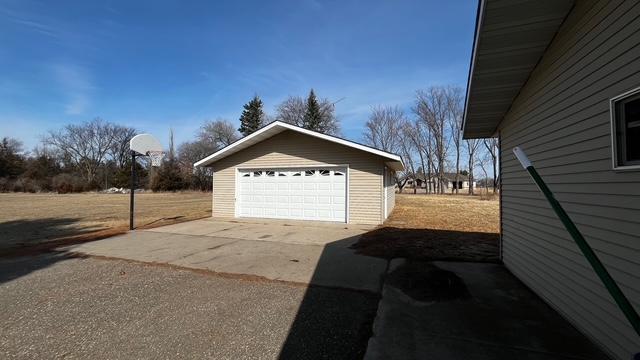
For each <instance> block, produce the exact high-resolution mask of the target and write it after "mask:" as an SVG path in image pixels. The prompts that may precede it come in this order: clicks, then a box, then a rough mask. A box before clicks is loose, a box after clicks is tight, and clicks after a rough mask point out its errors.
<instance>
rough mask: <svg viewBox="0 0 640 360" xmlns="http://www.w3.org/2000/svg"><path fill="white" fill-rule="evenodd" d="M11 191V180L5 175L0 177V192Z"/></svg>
mask: <svg viewBox="0 0 640 360" xmlns="http://www.w3.org/2000/svg"><path fill="white" fill-rule="evenodd" d="M9 191H13V182H12V181H11V180H9V179H8V178H6V177H1V178H0V192H9Z"/></svg>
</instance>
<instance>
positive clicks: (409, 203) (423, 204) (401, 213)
mask: <svg viewBox="0 0 640 360" xmlns="http://www.w3.org/2000/svg"><path fill="white" fill-rule="evenodd" d="M385 225H386V226H391V227H399V228H410V229H437V230H454V231H468V232H483V233H498V232H499V231H500V208H499V203H498V201H497V200H481V199H480V197H478V196H468V195H409V194H396V206H395V208H394V209H393V213H392V214H391V216H390V217H389V218H388V219H387V221H386V222H385Z"/></svg>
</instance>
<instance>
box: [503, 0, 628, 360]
mask: <svg viewBox="0 0 640 360" xmlns="http://www.w3.org/2000/svg"><path fill="white" fill-rule="evenodd" d="M638 29H640V3H639V2H636V1H626V2H625V1H597V2H596V1H578V2H577V3H576V6H575V7H574V9H573V10H572V11H571V13H570V14H569V16H568V17H567V19H566V20H565V22H564V24H563V25H562V26H561V28H560V30H559V32H558V34H557V35H556V37H555V39H554V40H553V42H552V43H551V45H550V46H549V48H548V49H547V51H546V53H545V55H544V56H543V57H542V59H541V60H540V62H539V63H538V65H537V67H536V69H535V70H534V71H533V72H532V74H531V76H530V78H529V80H528V81H527V83H526V85H525V86H524V88H523V89H522V90H521V92H520V94H519V95H518V97H517V98H516V99H515V100H514V103H513V105H512V107H511V109H510V110H509V112H508V113H507V115H506V116H505V119H504V120H503V122H502V123H501V124H500V126H499V129H498V130H499V133H500V137H501V146H502V148H501V156H502V169H501V179H502V189H503V193H502V201H503V203H502V210H503V217H502V228H503V233H502V241H503V243H502V251H503V260H504V263H505V264H506V266H507V267H508V268H509V269H510V270H511V271H512V272H513V273H514V274H516V275H517V276H518V277H519V278H520V279H522V280H523V281H524V282H525V283H526V284H527V285H528V286H530V287H531V288H532V289H533V290H534V291H535V292H537V293H538V294H539V295H541V296H542V297H543V298H545V299H546V300H547V301H548V302H549V303H550V304H551V305H552V306H553V307H555V308H556V309H557V310H558V311H559V312H561V313H562V314H564V315H565V316H566V317H567V318H568V319H569V320H570V321H572V322H573V324H575V325H576V326H577V327H578V328H579V329H580V330H581V331H583V332H584V333H586V334H587V335H588V336H590V337H591V338H592V339H593V340H594V341H596V342H597V343H600V344H601V345H602V346H603V347H604V348H605V349H606V350H608V351H609V353H610V354H612V355H613V356H615V357H617V358H620V359H628V358H630V357H631V355H632V353H634V352H637V351H640V339H639V338H638V336H637V335H636V334H635V332H634V331H633V329H632V328H631V326H630V325H629V324H628V322H627V320H626V318H625V317H624V315H623V314H622V313H621V311H620V310H619V309H618V307H617V306H616V305H615V303H614V302H613V300H612V299H611V296H610V295H609V293H608V292H607V291H606V289H605V288H604V286H603V285H602V284H601V282H600V280H599V279H598V277H597V276H596V274H595V273H594V271H593V270H592V268H591V266H590V265H589V263H588V262H587V261H586V260H585V258H584V256H583V255H582V253H581V252H580V250H579V249H578V247H577V246H576V245H575V243H574V242H573V240H572V239H571V237H570V236H569V234H568V233H567V232H566V230H565V229H564V227H563V225H562V223H561V222H560V221H559V220H558V219H557V217H556V216H555V214H554V213H553V211H552V210H551V208H550V206H549V205H548V203H547V201H546V200H545V199H544V198H543V196H542V194H541V193H540V191H539V190H538V189H537V187H536V186H535V185H534V184H533V182H532V181H531V179H530V178H529V176H528V174H527V173H526V171H524V170H523V169H522V167H521V166H520V164H519V163H518V162H517V160H516V159H515V157H514V155H513V153H512V149H513V147H514V146H521V147H522V148H523V149H524V150H525V152H526V153H527V155H528V156H529V158H530V159H531V160H532V161H533V163H534V165H535V166H536V168H537V169H538V171H539V172H540V174H541V175H542V177H543V178H544V179H545V181H547V183H548V185H549V187H550V188H551V190H552V191H553V192H554V193H555V195H556V197H557V198H558V200H559V201H560V202H561V203H562V204H563V206H564V207H565V209H566V210H567V212H568V213H569V215H570V216H571V217H572V219H573V220H574V221H575V223H576V225H577V226H578V228H579V229H580V231H581V232H582V233H583V234H584V236H585V238H586V239H587V241H588V242H589V243H590V244H591V245H592V247H593V248H594V249H595V251H596V252H597V254H598V256H599V257H600V259H601V260H602V261H603V263H604V264H605V266H606V267H607V269H608V270H609V271H610V273H611V275H612V276H613V278H614V279H615V280H616V281H617V282H618V284H619V285H620V287H621V288H622V290H623V291H624V293H625V294H626V295H627V296H628V297H629V299H630V301H631V303H632V304H633V305H634V306H635V307H636V309H637V310H639V311H640V171H626V172H623V171H613V170H612V159H611V153H612V151H611V127H610V116H609V99H610V98H612V97H614V96H616V95H619V94H621V93H624V92H626V91H628V90H631V89H633V88H636V87H639V86H640V36H638Z"/></svg>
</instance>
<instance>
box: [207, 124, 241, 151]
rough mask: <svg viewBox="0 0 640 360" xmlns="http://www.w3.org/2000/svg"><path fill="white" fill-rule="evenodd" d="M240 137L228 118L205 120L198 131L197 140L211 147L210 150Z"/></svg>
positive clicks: (214, 149)
mask: <svg viewBox="0 0 640 360" xmlns="http://www.w3.org/2000/svg"><path fill="white" fill-rule="evenodd" d="M239 138H240V136H239V134H238V132H237V131H236V128H235V126H233V124H231V122H229V121H228V120H225V119H217V120H215V121H207V122H205V123H204V124H203V125H202V126H201V127H200V131H199V132H198V140H199V141H201V142H203V143H205V144H206V146H209V147H210V148H211V152H213V151H216V150H218V149H220V148H223V147H225V146H228V145H230V144H231V143H232V142H234V141H236V140H238V139H239Z"/></svg>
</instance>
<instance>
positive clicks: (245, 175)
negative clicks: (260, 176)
mask: <svg viewBox="0 0 640 360" xmlns="http://www.w3.org/2000/svg"><path fill="white" fill-rule="evenodd" d="M249 175H250V174H249V173H246V174H244V175H242V177H249Z"/></svg>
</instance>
